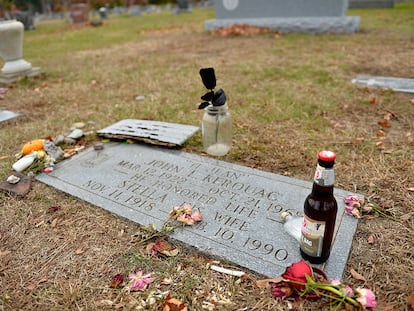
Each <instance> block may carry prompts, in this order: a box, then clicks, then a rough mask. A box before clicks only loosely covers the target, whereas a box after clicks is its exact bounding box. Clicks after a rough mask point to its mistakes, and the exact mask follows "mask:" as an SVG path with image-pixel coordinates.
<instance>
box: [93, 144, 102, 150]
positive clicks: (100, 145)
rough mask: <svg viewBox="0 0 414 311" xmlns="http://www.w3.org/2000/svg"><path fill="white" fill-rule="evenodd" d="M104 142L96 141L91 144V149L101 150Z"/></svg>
mask: <svg viewBox="0 0 414 311" xmlns="http://www.w3.org/2000/svg"><path fill="white" fill-rule="evenodd" d="M103 148H104V144H103V143H97V144H95V145H94V146H93V149H95V150H103Z"/></svg>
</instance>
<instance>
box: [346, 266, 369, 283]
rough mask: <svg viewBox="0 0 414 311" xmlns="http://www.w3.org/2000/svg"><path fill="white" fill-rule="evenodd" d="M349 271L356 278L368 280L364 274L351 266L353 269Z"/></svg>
mask: <svg viewBox="0 0 414 311" xmlns="http://www.w3.org/2000/svg"><path fill="white" fill-rule="evenodd" d="M349 272H350V273H351V275H352V277H353V278H354V279H355V280H359V281H364V282H366V281H367V280H366V279H365V278H364V276H363V275H361V274H359V273H358V272H356V271H355V270H354V269H353V268H351V269H350V270H349Z"/></svg>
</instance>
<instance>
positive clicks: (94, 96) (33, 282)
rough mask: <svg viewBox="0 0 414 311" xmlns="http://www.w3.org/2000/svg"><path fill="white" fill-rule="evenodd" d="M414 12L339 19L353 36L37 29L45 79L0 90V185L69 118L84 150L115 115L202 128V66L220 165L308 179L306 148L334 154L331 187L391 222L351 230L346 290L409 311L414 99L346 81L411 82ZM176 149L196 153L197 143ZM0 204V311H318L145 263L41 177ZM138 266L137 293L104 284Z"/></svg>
mask: <svg viewBox="0 0 414 311" xmlns="http://www.w3.org/2000/svg"><path fill="white" fill-rule="evenodd" d="M413 11H414V3H413V2H406V3H399V4H396V5H395V8H394V9H382V10H374V9H367V10H350V11H349V12H348V15H359V16H361V30H360V32H358V33H355V34H325V35H304V34H279V33H272V32H268V33H260V34H259V33H250V34H249V30H247V31H246V32H247V33H244V35H233V34H232V31H231V30H229V31H228V32H230V33H227V34H226V35H224V34H223V33H221V34H209V33H205V32H204V27H203V26H204V24H203V22H204V20H206V19H210V18H213V17H214V12H213V10H212V9H203V10H201V9H195V10H193V12H191V13H187V14H180V15H178V16H173V15H172V14H171V12H161V13H157V14H150V15H145V14H143V15H142V16H140V17H131V16H127V15H119V16H110V18H109V19H107V20H104V23H103V25H102V26H101V27H90V26H84V27H71V26H69V25H68V24H66V23H65V22H64V21H56V20H50V21H41V22H38V23H37V24H36V30H35V31H29V32H25V38H24V58H25V59H26V60H27V61H29V62H31V63H32V64H34V65H36V66H39V67H41V68H42V70H43V71H44V74H43V75H42V76H41V77H40V78H37V79H33V80H25V79H22V80H20V81H18V82H17V83H15V84H13V85H11V86H9V87H8V91H7V93H5V94H2V97H1V99H0V107H1V108H2V109H5V110H12V111H16V112H19V113H22V114H24V117H20V118H16V119H13V120H10V121H7V122H4V123H0V175H1V176H0V177H1V178H2V179H3V178H4V177H6V176H7V175H8V174H10V173H11V166H12V164H13V163H14V162H15V160H16V158H15V156H14V155H15V154H17V153H18V152H19V151H20V149H21V147H22V146H23V144H24V143H26V142H27V141H29V140H32V139H36V138H44V137H47V136H57V135H59V134H62V133H67V132H69V130H70V127H71V126H72V125H73V124H74V123H76V122H84V123H85V124H86V127H85V128H84V131H85V132H86V133H87V135H85V137H84V138H83V139H82V142H83V144H84V145H86V146H91V145H92V144H94V143H95V142H98V141H100V138H98V137H97V136H96V135H95V134H94V132H95V131H96V130H99V129H102V128H104V127H106V126H108V125H110V124H113V123H115V122H117V121H119V120H122V119H130V118H134V119H152V120H158V121H166V122H174V123H182V124H189V125H197V126H198V125H199V124H200V120H201V117H202V111H199V110H197V106H198V104H199V102H200V96H201V95H202V94H204V91H205V89H204V87H203V85H202V83H201V79H200V77H199V75H198V70H199V69H200V68H202V67H209V66H211V67H214V68H215V69H216V75H217V77H218V81H217V85H218V87H220V88H223V89H224V90H225V91H226V93H227V95H228V104H229V107H230V109H231V112H232V114H233V118H234V138H233V147H232V149H231V150H230V152H229V153H228V154H227V155H226V156H224V157H222V158H221V160H224V161H227V162H232V163H237V164H241V165H244V166H248V167H253V168H257V169H260V170H263V171H268V172H272V173H276V174H281V175H286V176H289V177H293V178H297V179H302V180H308V181H310V180H311V179H312V177H313V173H314V169H315V165H316V154H317V152H318V151H320V150H322V149H332V150H334V151H335V152H336V153H337V163H336V165H335V169H336V170H335V172H336V187H337V188H341V189H345V190H347V191H352V192H357V193H361V194H363V195H364V196H365V197H366V199H369V200H370V202H373V203H376V204H378V206H379V207H380V208H381V209H382V210H383V211H384V212H385V214H386V215H385V216H381V215H377V214H373V215H370V216H368V217H364V218H361V219H360V220H359V224H358V228H357V232H356V234H355V236H354V239H353V246H352V249H351V253H350V256H349V260H348V265H347V268H346V271H345V274H344V277H343V282H344V283H347V284H351V285H353V286H355V287H357V286H363V287H368V288H370V289H372V290H373V291H374V293H375V294H376V297H377V300H378V307H377V310H409V309H410V307H409V297H410V295H411V294H412V293H414V285H413V276H414V255H413V247H414V245H413V233H414V149H413V147H414V121H413V120H414V95H413V94H408V93H401V92H393V91H391V90H385V89H381V88H367V87H361V86H357V85H355V84H352V83H351V80H352V79H353V78H354V77H356V76H357V75H362V74H367V75H374V76H390V77H391V76H392V77H405V78H413V77H414V67H413V62H412V60H413V58H414V52H413V51H414V19H413V13H412V12H413ZM233 30H234V29H233ZM138 96H143V100H137V97H138ZM140 99H142V97H141V98H140ZM182 150H183V151H186V152H189V153H195V154H200V155H205V154H204V153H203V151H202V147H201V135H200V133H197V134H196V135H195V136H193V137H192V138H190V139H189V140H188V142H187V143H186V144H185V145H184V146H183V148H182ZM80 152H82V151H80ZM206 156H207V155H206ZM309 190H310V189H309ZM0 197H1V203H0V306H1V307H0V309H4V310H106V309H108V310H110V309H120V310H122V309H124V310H131V309H140V308H142V309H146V310H160V309H162V303H163V301H164V300H165V298H166V293H167V292H169V293H170V295H171V297H173V298H176V299H179V300H180V301H182V302H183V303H184V304H185V305H186V306H187V307H188V309H189V310H203V309H206V310H287V309H289V308H292V309H294V310H315V309H318V308H321V307H320V306H318V305H317V303H316V302H307V301H305V302H303V301H302V302H299V303H295V302H289V301H286V300H278V299H276V298H274V297H272V295H271V293H270V291H269V290H268V289H263V288H259V287H258V286H257V285H256V281H257V280H260V279H261V276H258V275H255V274H254V273H251V272H249V271H246V272H247V274H246V275H245V276H244V277H235V276H230V275H227V274H221V273H218V272H215V271H212V270H211V269H210V266H211V264H213V263H215V264H217V265H222V266H225V267H228V268H231V269H235V270H243V269H242V268H240V267H235V266H232V265H229V264H228V263H225V262H220V263H217V262H214V258H209V257H206V256H204V255H203V254H200V253H198V252H196V251H195V250H192V249H182V250H181V252H180V253H179V254H178V255H175V256H149V255H147V254H146V253H145V244H144V243H142V242H141V241H140V236H142V234H143V232H144V231H143V230H142V228H140V226H138V225H137V224H135V223H132V222H130V221H128V220H126V219H123V218H120V217H118V216H116V215H114V214H111V213H109V212H107V211H105V210H103V209H101V208H98V207H96V206H93V205H91V204H88V203H85V202H83V201H81V200H78V199H76V198H74V197H71V196H69V195H67V194H64V193H62V192H59V191H57V190H55V189H54V188H51V187H49V186H46V185H44V184H42V183H40V182H38V181H34V182H33V184H32V189H31V191H30V192H29V193H28V194H27V195H26V196H25V197H23V198H21V197H15V196H13V195H9V194H7V193H4V192H2V193H0ZM171 208H172V206H171ZM349 217H352V216H349ZM258 229H259V228H258ZM275 235H277V233H275ZM275 238H276V236H275ZM172 243H173V241H172ZM138 270H142V271H143V272H144V273H151V275H152V277H153V278H154V282H153V283H151V284H150V285H149V286H148V288H147V289H146V290H145V291H137V292H130V293H128V292H126V291H123V290H121V289H119V288H112V287H110V285H111V280H112V278H113V277H114V276H115V275H117V274H120V273H123V274H126V275H128V274H129V273H135V272H136V271H138ZM274 277H278V275H275V276H274ZM412 303H413V302H412V301H411V304H412ZM326 309H329V307H326Z"/></svg>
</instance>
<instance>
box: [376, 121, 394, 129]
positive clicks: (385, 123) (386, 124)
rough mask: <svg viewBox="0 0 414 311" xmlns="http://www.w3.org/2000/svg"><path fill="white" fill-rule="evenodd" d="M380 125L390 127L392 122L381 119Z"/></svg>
mask: <svg viewBox="0 0 414 311" xmlns="http://www.w3.org/2000/svg"><path fill="white" fill-rule="evenodd" d="M377 123H378V125H379V126H381V127H383V128H390V127H391V123H390V120H387V119H384V120H379V121H378V122H377Z"/></svg>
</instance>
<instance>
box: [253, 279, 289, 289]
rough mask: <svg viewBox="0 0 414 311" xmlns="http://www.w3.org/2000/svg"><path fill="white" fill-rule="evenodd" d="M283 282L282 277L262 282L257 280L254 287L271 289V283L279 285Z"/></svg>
mask: <svg viewBox="0 0 414 311" xmlns="http://www.w3.org/2000/svg"><path fill="white" fill-rule="evenodd" d="M282 281H283V278H282V277H279V278H275V279H263V280H257V281H256V286H257V287H259V288H271V287H272V283H280V282H282Z"/></svg>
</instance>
